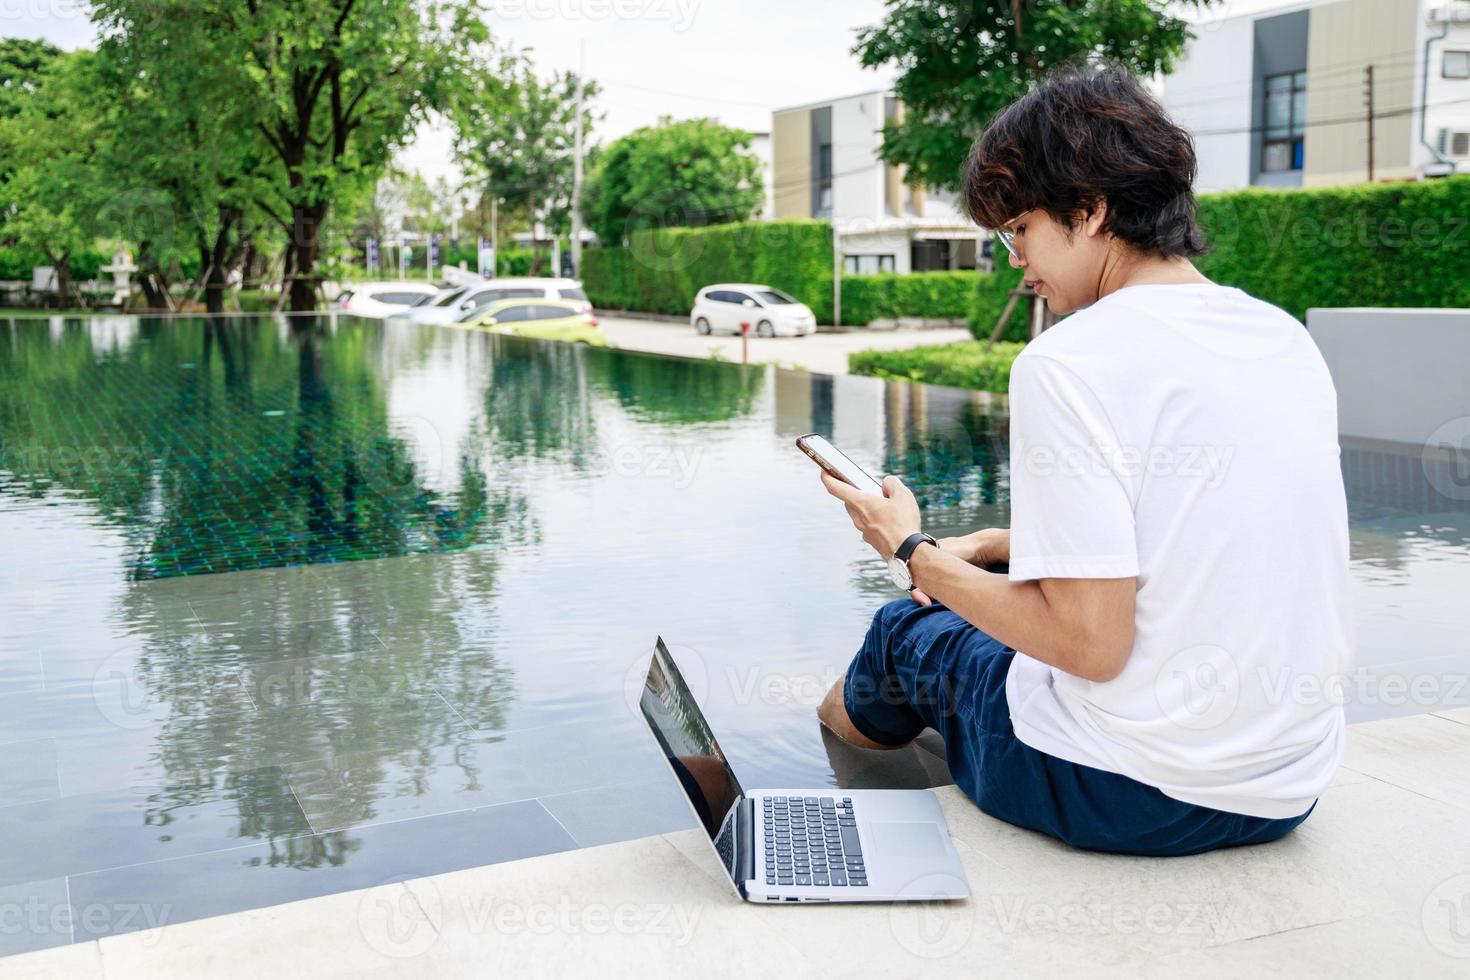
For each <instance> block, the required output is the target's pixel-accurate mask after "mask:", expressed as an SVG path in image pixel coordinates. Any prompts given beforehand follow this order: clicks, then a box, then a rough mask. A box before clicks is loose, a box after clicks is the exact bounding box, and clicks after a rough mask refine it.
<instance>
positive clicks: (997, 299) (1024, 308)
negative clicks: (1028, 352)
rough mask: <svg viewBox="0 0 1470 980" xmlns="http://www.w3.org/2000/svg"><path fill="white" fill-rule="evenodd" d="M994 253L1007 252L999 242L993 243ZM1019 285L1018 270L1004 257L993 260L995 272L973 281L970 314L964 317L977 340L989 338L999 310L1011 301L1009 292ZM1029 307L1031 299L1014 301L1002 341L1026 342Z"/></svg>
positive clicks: (1028, 334)
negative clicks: (973, 287) (994, 261)
mask: <svg viewBox="0 0 1470 980" xmlns="http://www.w3.org/2000/svg"><path fill="white" fill-rule="evenodd" d="M995 254H996V255H998V256H1004V255H1006V254H1007V253H1006V250H1005V246H1003V245H1001V243H1000V242H999V241H997V242H996V243H995ZM1020 284H1021V270H1020V269H1012V268H1011V266H1010V263H1009V262H1006V261H1005V259H1003V258H997V259H996V269H995V271H994V272H992V273H989V274H988V275H987V274H984V273H982V274H980V275H979V276H977V277H976V280H975V291H974V293H973V296H972V299H971V303H970V315H969V316H968V317H966V323H967V324H968V326H969V328H970V333H971V334H973V335H974V336H975V339H976V340H988V339H989V338H990V332H991V331H992V330H994V329H995V321H996V320H998V319H1000V315H1001V313H1002V312H1003V311H1004V310H1005V308H1006V303H1008V302H1010V298H1011V297H1010V291H1011V290H1012V289H1015V288H1016V287H1017V286H1019V285H1020ZM1030 308H1031V301H1030V300H1028V299H1022V300H1019V301H1017V303H1016V306H1015V308H1014V309H1013V310H1011V315H1010V316H1009V317H1007V318H1006V325H1005V329H1004V330H1002V331H1001V335H1000V339H1001V340H1014V341H1021V342H1025V341H1026V340H1027V339H1028V338H1029V336H1030V330H1029V326H1028V321H1027V312H1028V311H1029V310H1030Z"/></svg>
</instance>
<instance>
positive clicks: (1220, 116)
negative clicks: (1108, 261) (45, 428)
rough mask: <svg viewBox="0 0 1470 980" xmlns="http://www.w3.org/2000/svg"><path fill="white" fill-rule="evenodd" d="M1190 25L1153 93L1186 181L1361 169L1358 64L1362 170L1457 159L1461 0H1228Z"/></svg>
mask: <svg viewBox="0 0 1470 980" xmlns="http://www.w3.org/2000/svg"><path fill="white" fill-rule="evenodd" d="M1247 6H1249V9H1245V8H1246V7H1247ZM1237 11H1240V12H1237ZM1194 32H1195V34H1196V35H1197V36H1196V37H1195V39H1194V40H1192V41H1191V42H1190V43H1189V44H1188V46H1187V47H1186V49H1185V52H1184V55H1183V57H1182V58H1181V59H1180V61H1179V62H1178V64H1177V65H1176V66H1175V70H1174V72H1172V73H1171V74H1170V75H1168V76H1167V77H1166V78H1164V79H1163V82H1162V98H1163V102H1164V106H1165V108H1166V109H1168V110H1169V112H1170V114H1171V115H1172V116H1173V117H1174V119H1175V120H1176V121H1177V122H1179V123H1180V124H1181V125H1183V126H1184V127H1185V128H1186V129H1188V130H1190V132H1191V133H1193V134H1194V137H1195V141H1196V147H1197V150H1198V155H1199V162H1200V173H1199V180H1198V182H1197V184H1196V188H1197V189H1198V190H1201V191H1212V190H1232V189H1236V188H1241V187H1248V186H1267V187H1313V186H1325V185H1332V184H1348V183H1358V182H1362V181H1365V180H1367V179H1369V175H1368V167H1369V141H1368V132H1369V112H1368V107H1367V93H1368V85H1369V83H1368V79H1369V72H1368V69H1369V68H1370V67H1371V68H1372V79H1373V81H1372V91H1373V121H1372V130H1373V141H1372V162H1373V179H1374V180H1377V181H1382V180H1405V179H1410V180H1412V179H1420V178H1424V177H1437V176H1443V175H1444V174H1446V173H1449V172H1452V171H1453V170H1455V169H1456V168H1461V169H1463V168H1466V166H1467V165H1470V2H1465V0H1457V2H1446V0H1274V2H1271V0H1265V2H1256V3H1254V4H1253V5H1248V4H1246V3H1242V2H1235V3H1226V4H1225V5H1224V6H1223V7H1222V8H1217V10H1215V11H1214V12H1207V13H1205V14H1204V15H1203V16H1202V17H1201V18H1200V19H1199V22H1198V23H1197V24H1196V26H1195V28H1194ZM1425 107H1427V110H1426V108H1425Z"/></svg>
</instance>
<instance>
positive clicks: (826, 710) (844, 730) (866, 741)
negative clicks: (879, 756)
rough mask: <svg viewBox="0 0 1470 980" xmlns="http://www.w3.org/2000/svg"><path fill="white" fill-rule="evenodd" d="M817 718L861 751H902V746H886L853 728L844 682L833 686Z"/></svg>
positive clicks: (819, 707) (818, 711) (833, 732)
mask: <svg viewBox="0 0 1470 980" xmlns="http://www.w3.org/2000/svg"><path fill="white" fill-rule="evenodd" d="M817 717H818V718H819V719H821V721H822V724H824V725H826V726H827V727H828V728H830V729H832V734H834V735H836V736H837V737H838V738H840V739H842V740H843V741H844V742H846V743H848V744H849V745H856V746H857V747H858V748H860V749H901V748H903V746H902V745H885V744H884V743H882V742H875V741H873V740H872V739H871V738H868V736H866V735H864V734H863V733H862V732H860V731H858V730H857V728H855V727H854V726H853V723H852V718H850V717H848V714H847V705H846V704H845V703H843V700H842V681H838V682H837V683H835V684H833V685H832V689H831V690H830V691H828V692H827V696H826V697H824V698H823V699H822V703H821V704H820V705H819V706H818V707H817Z"/></svg>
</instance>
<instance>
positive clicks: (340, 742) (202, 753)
mask: <svg viewBox="0 0 1470 980" xmlns="http://www.w3.org/2000/svg"><path fill="white" fill-rule="evenodd" d="M799 342H800V341H793V343H799ZM810 431H818V432H822V433H824V434H826V435H827V436H828V437H830V438H831V439H832V440H833V442H834V443H836V444H837V445H838V446H840V447H842V448H843V449H845V450H846V451H848V452H849V453H850V454H851V455H853V456H854V458H856V459H857V460H858V462H859V463H860V464H862V465H863V466H865V467H866V468H868V469H870V471H871V472H874V473H880V472H885V473H887V472H891V473H898V474H899V475H901V476H903V477H904V478H905V480H906V481H908V482H909V484H910V485H911V486H912V487H913V488H914V489H915V491H916V493H917V494H918V496H919V497H920V500H921V503H922V504H923V506H924V509H925V521H926V527H927V528H929V529H930V530H931V531H933V532H934V533H936V534H944V533H959V532H963V531H967V530H971V529H974V528H976V527H981V526H992V525H993V526H1005V525H1006V524H1007V522H1008V500H1007V489H1008V480H1007V467H1006V460H1007V453H1008V445H1007V434H1006V417H1005V411H1004V403H1003V400H1002V399H992V398H990V397H989V396H986V395H983V394H980V393H974V392H964V391H958V390H954V389H944V388H933V387H925V386H921V385H908V384H896V383H885V382H880V381H876V380H873V379H866V378H853V377H838V378H833V377H827V376H821V375H811V374H806V373H801V372H795V371H787V370H781V369H776V368H773V367H765V366H751V367H741V366H739V365H732V364H724V363H716V362H713V361H691V360H682V359H675V358H664V357H659V356H655V355H646V354H635V353H628V352H620V351H615V350H603V349H588V348H580V347H573V346H569V345H560V344H552V343H542V342H536V341H526V340H522V339H519V338H513V337H505V336H500V335H493V334H488V333H481V332H476V331H466V330H459V329H449V328H425V327H412V326H384V325H383V324H380V323H376V322H369V321H360V320H354V319H351V318H336V317H309V318H263V317H262V318H257V317H215V318H205V317H180V318H169V319H134V318H122V317H119V318H99V319H90V320H79V319H59V318H58V319H52V320H49V321H48V320H44V319H36V320H13V321H3V320H0V542H3V545H4V555H5V561H4V562H3V565H0V909H14V910H17V914H18V915H20V916H21V917H20V918H19V919H14V920H13V921H22V922H24V923H25V926H24V927H23V928H21V929H19V930H9V931H5V932H0V954H4V953H12V952H18V951H21V950H24V949H32V948H38V947H42V946H48V945H56V944H60V943H65V942H72V941H76V940H82V939H88V938H93V937H95V936H99V935H106V934H109V933H113V932H121V931H129V930H132V929H138V928H144V927H147V926H149V925H153V924H157V923H159V922H177V921H183V920H185V919H191V918H198V917H201V916H205V915H213V914H218V913H221V912H228V911H234V910H238V909H242V908H250V907H254V906H260V905H267V904H273V903H276V902H282V901H289V900H293V899H297V898H305V897H310V896H312V895H320V894H326V893H332V892H337V891H343V890H347V889H353V888H359V887H365V886H367V885H372V884H376V883H378V882H380V881H384V880H388V879H391V878H395V877H399V878H401V877H405V876H412V875H418V874H430V873H436V872H440V871H448V870H453V869H456V868H462V867H470V866H475V865H479V864H484V863H488V862H491V861H499V860H506V859H510V858H515V857H524V856H528V855H533V854H542V853H549V852H551V851H556V850H562V849H566V848H571V847H578V846H588V845H592V844H599V843H605V842H608V841H613V840H620V839H626V838H630V837H635V836H642V835H645V834H649V833H657V832H661V831H665V830H671V829H676V828H681V827H687V826H692V825H693V822H692V818H691V817H690V816H689V813H688V811H687V808H685V807H684V805H683V801H682V799H681V798H680V797H679V795H678V793H677V791H676V790H675V788H674V786H673V785H672V783H671V781H670V779H669V777H668V774H667V771H666V770H665V769H664V768H663V764H662V762H661V760H660V759H659V757H658V755H657V753H656V751H655V750H654V749H653V747H652V745H651V743H650V742H649V740H648V737H647V734H646V732H645V731H644V730H643V729H642V727H641V722H640V721H639V719H638V717H637V715H636V713H635V711H634V709H633V706H632V703H631V700H630V696H629V692H630V690H631V689H632V688H633V687H634V686H635V685H636V684H637V683H638V682H639V681H641V677H642V672H643V670H645V669H646V666H647V663H648V655H649V651H650V649H651V646H652V644H653V641H654V638H655V636H657V635H662V636H663V637H664V639H665V640H666V642H667V643H668V644H669V646H670V648H671V650H672V651H673V654H674V656H675V658H676V659H677V660H678V661H679V663H680V664H681V666H682V667H683V669H684V671H685V673H686V674H687V675H688V677H689V679H690V682H691V686H692V687H693V689H694V691H695V693H696V695H697V696H698V697H699V698H700V700H701V703H702V704H703V706H704V708H705V711H706V713H707V715H708V717H709V719H710V722H711V724H712V726H713V727H714V730H715V732H716V733H717V734H718V735H719V737H720V738H721V741H722V744H723V747H724V748H725V749H726V751H727V753H728V754H729V756H730V757H731V759H732V762H733V764H734V766H735V769H736V772H737V774H738V775H739V777H740V778H741V779H742V780H743V781H744V782H745V784H746V785H747V786H760V785H763V784H764V785H782V784H784V785H793V784H795V785H801V784H807V785H842V786H922V785H932V784H935V783H937V782H943V781H945V780H946V779H947V774H946V772H945V769H944V765H943V762H942V761H941V758H940V757H939V756H938V755H937V754H936V752H937V747H936V746H935V745H934V744H933V743H932V742H927V741H926V742H925V743H924V744H921V745H917V746H915V747H913V748H912V749H910V750H905V751H903V752H899V753H892V754H881V758H879V759H876V760H875V759H873V758H870V757H869V756H867V755H865V754H862V753H857V752H854V751H852V750H847V751H844V749H845V747H844V746H842V745H840V744H837V743H835V742H834V741H833V740H832V739H831V738H830V737H826V738H824V737H823V735H822V733H821V731H820V729H819V727H818V726H817V724H816V722H815V719H814V715H813V708H814V706H815V704H816V703H817V701H818V700H819V699H820V697H821V694H822V693H823V692H824V691H825V689H826V687H827V686H828V685H829V684H830V683H831V682H832V681H833V680H834V679H835V678H837V677H838V676H840V673H841V671H842V669H843V668H844V667H845V665H846V663H847V661H848V660H849V659H850V657H851V655H852V653H853V651H854V650H855V649H856V648H857V646H858V644H859V643H860V641H861V638H862V635H863V632H864V630H865V629H866V627H867V625H868V622H869V620H870V619H871V617H872V614H873V611H874V610H875V609H876V608H877V607H878V606H879V605H880V604H882V603H883V602H885V601H887V600H889V599H891V598H893V597H894V590H893V588H892V586H891V584H890V583H889V582H888V579H887V575H886V571H885V569H884V567H883V565H882V563H881V562H880V561H879V560H878V559H877V557H876V556H875V555H874V554H873V553H872V552H871V551H870V550H869V549H868V548H867V547H866V546H865V545H864V544H863V543H862V541H861V540H860V538H859V537H858V535H857V533H856V532H855V531H854V530H853V529H852V527H851V525H850V523H849V522H848V521H847V518H846V516H845V514H844V513H843V512H842V509H841V507H840V505H838V504H837V503H836V502H835V501H834V500H832V499H831V498H830V497H828V496H827V495H826V494H825V492H823V490H822V488H821V486H820V484H819V482H818V480H817V474H816V471H815V469H814V467H813V466H812V465H811V464H810V462H809V461H807V460H806V459H805V458H804V457H802V456H800V455H799V454H798V453H797V452H796V450H795V449H794V447H793V440H794V439H795V437H796V436H798V435H800V434H802V433H805V432H810ZM1343 459H1344V471H1345V475H1346V477H1347V484H1348V488H1349V500H1350V509H1351V514H1352V525H1353V526H1352V549H1353V568H1354V580H1355V587H1356V590H1357V596H1356V598H1357V605H1358V616H1359V646H1360V650H1359V665H1358V669H1357V671H1356V672H1355V673H1354V675H1353V677H1352V682H1351V683H1350V684H1349V685H1348V688H1347V694H1348V705H1347V707H1348V711H1349V717H1350V718H1351V719H1354V720H1361V719H1365V718H1371V717H1382V716H1385V715H1392V714H1404V713H1415V712H1422V711H1428V710H1434V709H1436V708H1440V707H1449V706H1462V705H1465V704H1470V690H1467V689H1466V686H1465V683H1464V680H1465V678H1466V677H1470V652H1467V651H1466V649H1465V647H1464V643H1463V638H1464V636H1465V635H1467V631H1470V629H1467V628H1470V606H1467V604H1466V603H1464V602H1463V596H1465V595H1467V594H1470V504H1467V503H1466V501H1464V500H1461V499H1458V498H1457V496H1456V495H1455V494H1454V492H1453V490H1454V485H1452V484H1451V485H1448V486H1449V489H1450V493H1449V495H1446V493H1445V492H1443V491H1444V489H1445V488H1446V486H1447V484H1446V483H1445V482H1444V481H1443V480H1433V479H1427V478H1426V474H1425V470H1424V466H1423V463H1422V460H1421V459H1420V456H1419V454H1417V453H1416V452H1412V451H1410V450H1409V449H1407V448H1404V447H1398V448H1396V447H1387V446H1382V445H1369V444H1357V443H1355V442H1354V441H1352V440H1346V439H1345V440H1344V456H1343ZM22 913H23V914H22ZM7 921H12V920H10V919H7Z"/></svg>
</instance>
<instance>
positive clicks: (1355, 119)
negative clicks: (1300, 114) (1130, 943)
mask: <svg viewBox="0 0 1470 980" xmlns="http://www.w3.org/2000/svg"><path fill="white" fill-rule="evenodd" d="M1465 103H1470V97H1467V98H1462V99H1447V100H1445V101H1443V102H1431V103H1428V104H1421V105H1411V106H1405V107H1404V108H1401V109H1385V110H1384V111H1382V112H1379V113H1376V114H1375V115H1374V117H1373V118H1375V119H1394V118H1397V117H1399V116H1411V115H1414V114H1416V113H1419V112H1427V111H1429V110H1430V109H1440V108H1444V107H1445V106H1452V105H1463V104H1465ZM1362 121H1363V117H1362V116H1361V115H1352V116H1340V117H1338V118H1336V119H1313V120H1309V121H1308V122H1305V123H1303V124H1302V126H1303V128H1312V127H1317V126H1341V125H1343V124H1344V123H1361V122H1362ZM1280 128H1281V127H1280V126H1265V125H1262V126H1248V127H1246V128H1244V129H1207V130H1195V131H1194V132H1193V134H1192V135H1194V136H1243V135H1246V134H1249V133H1260V132H1265V131H1266V130H1267V129H1280Z"/></svg>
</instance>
